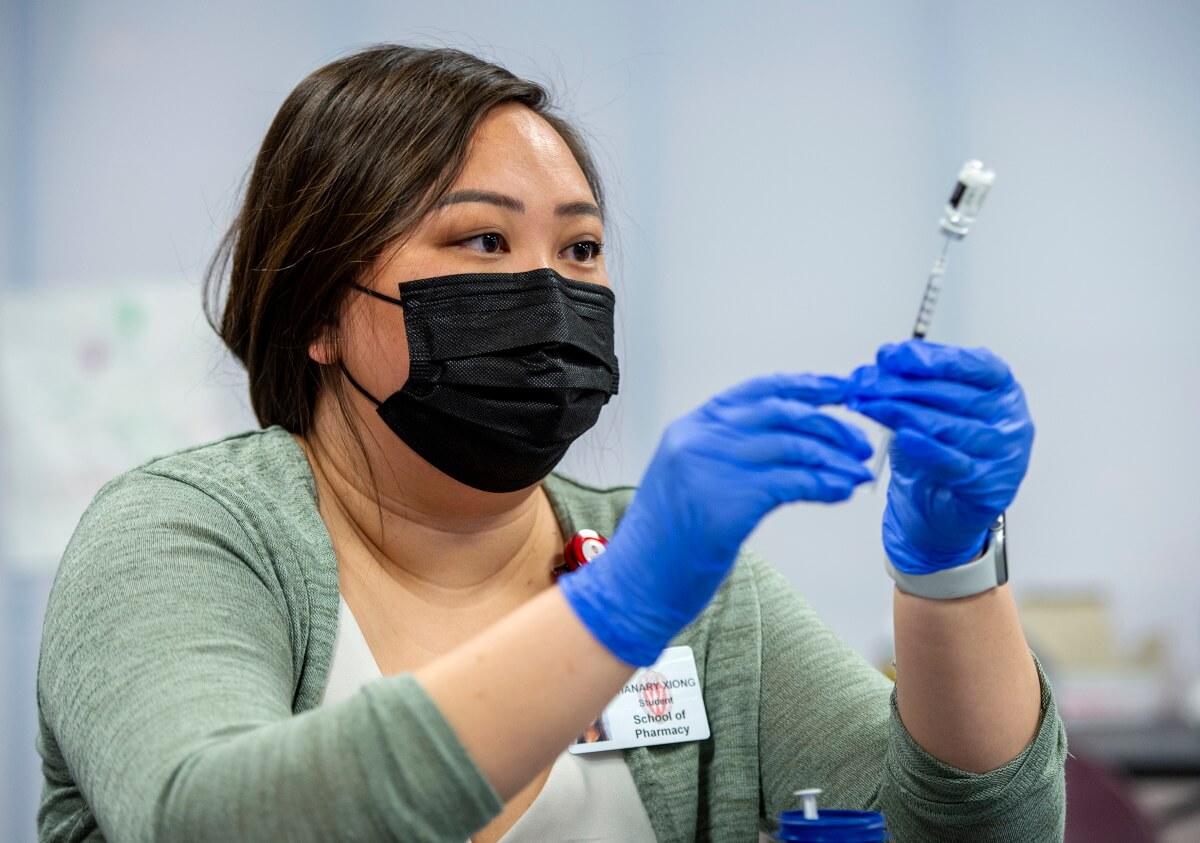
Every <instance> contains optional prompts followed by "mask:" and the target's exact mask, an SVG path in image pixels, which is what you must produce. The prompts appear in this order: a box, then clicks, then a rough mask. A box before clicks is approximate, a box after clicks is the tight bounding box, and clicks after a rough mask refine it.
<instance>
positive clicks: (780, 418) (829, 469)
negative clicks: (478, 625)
mask: <svg viewBox="0 0 1200 843" xmlns="http://www.w3.org/2000/svg"><path fill="white" fill-rule="evenodd" d="M846 395H847V382H846V381H845V380H843V379H842V378H836V377H826V376H817V375H795V374H778V375H769V376H766V377H760V378H755V379H754V380H750V381H747V382H745V383H742V384H740V385H739V386H736V387H734V388H732V389H730V390H728V391H726V392H724V393H721V394H720V395H718V396H716V397H715V398H713V399H711V400H710V401H708V402H707V403H706V404H704V405H703V406H701V407H699V408H697V409H696V410H693V411H692V412H691V413H688V414H687V415H686V416H683V417H682V418H680V419H677V420H676V421H675V422H673V423H672V424H671V425H670V426H669V427H668V428H667V430H666V432H665V433H664V434H663V438H662V441H661V442H660V443H659V446H658V450H657V451H656V452H655V455H654V458H653V459H652V460H651V462H650V467H649V468H648V469H647V470H646V474H645V476H644V477H643V478H642V483H641V485H640V487H639V488H638V490H637V493H636V494H635V495H634V497H633V500H632V501H631V502H630V504H629V508H628V510H627V511H626V512H625V516H624V518H623V519H622V520H621V523H620V525H619V526H618V528H617V531H616V534H615V535H614V536H613V537H612V539H611V540H610V541H609V543H608V548H607V550H606V551H605V553H604V554H603V555H601V556H600V557H598V558H597V559H595V560H593V562H592V563H591V564H590V565H588V566H586V567H584V568H581V569H579V570H578V571H576V572H575V573H573V574H570V575H568V576H564V577H562V578H560V579H559V587H560V588H561V589H562V591H563V594H564V595H565V597H566V599H567V602H568V603H569V604H570V606H571V608H572V609H573V610H574V611H575V613H576V614H577V615H578V616H579V618H580V620H581V621H582V622H583V624H584V625H585V626H586V627H587V628H588V630H589V631H590V632H591V633H592V634H593V635H594V636H595V637H596V638H597V639H598V640H599V641H600V642H601V643H602V644H604V646H605V647H607V648H608V649H609V650H610V651H611V652H612V653H613V654H614V655H616V656H617V657H618V658H619V659H621V660H622V661H624V662H626V663H628V664H631V665H649V664H652V663H653V662H654V661H655V660H656V659H657V658H658V656H659V654H660V653H661V652H662V650H663V649H664V648H665V647H666V646H667V645H668V644H669V643H670V641H671V639H672V638H674V637H675V635H676V634H677V633H678V632H679V631H680V630H681V629H683V627H684V626H686V625H687V624H688V623H689V622H691V620H692V619H693V618H695V617H696V616H697V615H698V614H699V613H700V612H701V610H703V609H704V607H705V606H706V605H707V604H708V602H709V600H711V599H712V596H713V595H714V594H715V593H716V590H717V588H718V587H719V586H720V585H721V582H722V581H723V580H724V578H725V575H726V574H727V573H728V572H729V569H730V568H731V567H732V565H733V561H734V559H736V558H737V554H738V549H739V548H740V547H741V545H742V542H743V541H745V539H746V537H747V536H748V535H749V534H750V532H751V531H752V530H753V529H754V527H755V526H757V524H758V522H759V521H760V520H762V518H763V517H764V516H765V515H766V514H767V513H768V512H770V511H771V510H773V509H774V508H775V507H777V506H779V505H780V504H784V503H789V502H792V501H799V500H808V501H823V502H835V501H842V500H845V499H847V498H849V497H850V495H851V494H853V492H854V488H855V487H856V486H857V485H858V484H859V483H863V482H865V481H868V480H871V479H872V477H871V473H870V472H869V471H868V470H867V469H866V467H865V466H864V465H863V460H865V459H867V458H868V457H870V455H871V446H870V445H869V444H868V442H867V438H866V436H865V435H864V434H863V433H862V431H861V430H859V429H858V428H856V427H853V426H851V425H848V424H845V423H843V422H841V421H838V420H837V419H835V418H833V417H831V416H828V415H826V414H824V413H822V412H820V411H819V410H818V409H817V408H818V407H820V406H821V405H828V404H840V403H842V402H843V401H844V400H845V398H846Z"/></svg>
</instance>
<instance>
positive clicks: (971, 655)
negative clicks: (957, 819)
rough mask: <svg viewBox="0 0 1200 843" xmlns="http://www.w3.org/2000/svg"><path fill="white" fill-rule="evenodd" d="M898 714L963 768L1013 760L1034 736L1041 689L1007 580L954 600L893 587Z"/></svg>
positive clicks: (935, 752)
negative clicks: (928, 597) (979, 592)
mask: <svg viewBox="0 0 1200 843" xmlns="http://www.w3.org/2000/svg"><path fill="white" fill-rule="evenodd" d="M894 614H895V633H896V696H897V702H898V706H899V709H900V717H901V719H902V720H903V722H904V726H905V728H906V729H908V731H909V733H910V734H911V735H912V737H913V739H914V740H916V742H917V743H918V744H919V745H920V746H921V747H922V748H923V749H925V751H926V752H928V753H929V754H930V755H932V756H934V757H935V758H937V759H939V760H941V761H943V762H944V763H946V764H949V765H951V766H953V767H957V768H959V769H962V770H966V771H968V772H975V773H982V772H986V771H989V770H993V769H995V768H997V767H1000V766H1002V765H1003V764H1005V763H1006V762H1008V761H1011V760H1012V759H1013V758H1015V757H1016V756H1017V755H1019V754H1020V753H1021V751H1022V750H1023V749H1024V748H1025V747H1026V745H1027V744H1028V743H1029V741H1030V740H1031V739H1032V737H1033V735H1034V733H1035V731H1036V729H1037V725H1038V719H1039V715H1040V690H1039V684H1038V677H1037V670H1036V668H1035V667H1034V664H1033V657H1032V656H1031V654H1030V652H1029V647H1028V645H1027V644H1026V642H1025V636H1024V633H1023V632H1022V631H1021V625H1020V621H1019V619H1018V616H1017V609H1016V604H1015V603H1014V601H1013V597H1012V593H1011V591H1010V590H1009V588H1008V586H1000V587H998V588H994V589H991V590H990V591H986V592H983V593H982V594H977V595H974V596H971V597H964V598H961V599H958V600H930V599H927V598H923V597H916V596H914V595H911V594H907V593H905V592H902V591H900V590H899V589H896V591H895V598H894Z"/></svg>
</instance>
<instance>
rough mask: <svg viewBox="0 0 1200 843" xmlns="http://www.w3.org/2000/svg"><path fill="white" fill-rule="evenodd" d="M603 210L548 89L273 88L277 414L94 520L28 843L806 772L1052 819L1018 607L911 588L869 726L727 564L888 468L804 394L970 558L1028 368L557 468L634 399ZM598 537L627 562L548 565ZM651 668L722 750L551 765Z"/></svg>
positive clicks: (996, 824) (256, 280)
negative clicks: (775, 521)
mask: <svg viewBox="0 0 1200 843" xmlns="http://www.w3.org/2000/svg"><path fill="white" fill-rule="evenodd" d="M602 198H603V197H602V193H601V189H600V184H599V180H598V178H597V176H596V172H595V168H594V167H593V165H592V163H591V161H590V159H589V158H588V155H587V153H586V150H585V149H584V147H583V145H582V143H581V142H580V140H579V138H578V136H577V135H576V133H575V132H574V131H573V130H572V129H571V127H570V126H569V125H568V124H566V123H565V122H564V121H563V120H562V119H561V118H559V117H557V116H556V115H555V114H554V112H553V111H552V110H551V108H550V106H549V105H548V103H547V102H546V99H545V94H544V92H543V91H542V90H541V89H540V88H539V87H537V86H536V85H533V84H532V83H529V82H525V81H523V80H520V79H517V78H515V77H513V76H512V75H511V74H509V73H507V72H506V71H504V70H502V69H501V68H498V67H496V66H494V65H491V64H489V63H486V62H483V61H481V60H479V59H476V58H474V57H472V56H469V55H465V54H462V53H458V52H455V51H449V50H420V49H411V48H405V47H394V46H383V47H378V48H373V49H369V50H366V51H363V52H361V53H358V54H356V55H353V56H350V57H348V58H346V59H343V60H340V61H337V62H334V63H333V64H331V65H329V66H327V67H325V68H322V69H321V70H318V71H317V72H316V73H314V74H312V75H311V76H310V77H309V78H307V79H306V80H304V81H303V82H302V83H301V84H300V85H299V86H298V87H297V89H296V90H295V91H294V92H293V93H292V94H291V95H290V96H289V97H288V99H287V101H286V102H285V103H284V105H283V107H282V108H281V110H280V112H279V114H278V116H277V117H276V119H275V121H274V123H273V124H272V126H271V128H270V130H269V132H268V134H267V137H266V139H265V141H264V144H263V148H262V150H261V152H260V154H259V157H258V159H257V162H256V164H255V167H254V171H253V174H252V176H251V179H250V182H249V185H248V188H247V195H246V199H245V203H244V206H243V208H242V210H241V213H240V215H239V217H238V219H237V221H236V222H235V224H234V226H233V228H232V230H231V231H230V234H229V236H228V238H227V239H226V244H225V247H224V249H223V251H222V253H221V255H220V257H219V259H218V261H216V262H215V264H214V272H213V277H214V278H218V279H219V278H220V276H221V275H222V274H223V273H224V271H225V269H226V268H228V274H229V288H228V297H227V299H226V301H225V305H224V310H223V314H222V316H221V317H220V326H219V330H220V333H221V336H222V338H223V339H224V340H225V342H226V343H227V345H228V346H229V347H230V349H231V350H232V351H233V353H234V354H235V355H236V356H237V357H238V358H239V359H240V360H241V361H242V362H243V363H244V364H245V365H246V368H247V370H248V372H249V379H250V392H251V399H252V401H253V405H254V408H255V411H256V413H257V415H258V417H259V419H260V421H261V422H262V424H263V426H264V428H265V429H264V430H261V431H255V432H252V433H247V434H244V435H241V436H236V437H232V438H230V439H227V440H224V441H222V442H218V443H215V444H212V445H206V446H202V447H199V448H195V449H192V450H189V451H184V452H181V453H178V454H174V455H171V456H168V457H165V458H162V459H159V460H155V461H152V462H150V463H147V464H146V465H144V466H142V467H140V468H138V469H135V470H134V471H132V472H130V473H128V474H126V475H124V476H122V477H120V478H118V479H116V480H115V481H113V482H112V483H110V484H109V485H108V486H106V487H105V488H104V489H103V490H102V491H101V492H100V493H99V494H98V495H97V497H96V500H95V501H94V502H93V504H92V506H91V507H90V508H89V509H88V511H87V513H86V514H85V515H84V517H83V519H82V521H81V523H80V525H79V528H78V530H77V531H76V534H75V536H74V538H73V539H72V541H71V544H70V546H69V547H68V549H67V552H66V554H65V557H64V559H63V562H62V566H61V568H60V571H59V574H58V578H57V580H56V584H55V588H54V591H53V594H52V596H51V600H50V606H49V609H48V612H47V617H46V626H45V632H44V636H43V644H42V660H41V669H40V674H39V685H38V690H39V711H40V718H41V724H40V726H41V728H40V735H39V750H40V752H41V753H42V756H43V759H44V762H45V763H44V769H45V777H46V784H45V792H44V798H43V805H42V809H41V812H40V814H39V835H40V838H41V839H42V840H81V839H90V840H99V839H108V840H221V841H227V840H289V841H290V840H322V841H327V840H338V839H347V840H349V839H354V840H377V839H389V840H392V839H394V840H451V841H462V840H465V839H467V838H468V837H470V838H471V839H473V840H475V841H494V840H499V839H501V838H504V839H505V840H506V841H521V840H545V839H573V838H575V837H579V838H583V837H588V835H590V837H588V839H612V840H652V839H658V840H660V841H670V840H678V841H685V840H693V839H712V840H729V841H742V840H752V839H754V838H755V835H756V833H757V831H758V830H759V829H760V828H769V827H770V825H771V822H772V819H773V817H774V816H776V815H777V814H778V812H779V811H780V810H781V809H782V808H784V807H790V801H791V796H790V794H791V791H792V789H793V788H795V787H798V786H808V785H814V784H815V785H819V786H821V787H823V788H824V789H825V792H826V796H825V800H826V803H827V804H830V805H836V806H838V807H866V806H872V807H875V808H878V809H881V810H883V811H884V812H885V814H886V815H887V817H888V820H889V823H890V825H891V828H892V833H893V839H895V840H958V839H966V838H970V839H974V840H1018V839H1019V840H1033V839H1054V838H1056V837H1058V836H1060V835H1061V827H1062V812H1063V792H1062V789H1063V780H1062V762H1063V756H1064V754H1065V744H1064V738H1063V733H1062V729H1061V723H1060V721H1059V719H1058V716H1057V714H1056V713H1055V710H1054V707H1053V703H1052V700H1051V697H1050V693H1049V690H1048V687H1047V686H1046V684H1045V680H1044V678H1042V677H1041V674H1040V671H1039V669H1038V667H1037V665H1036V662H1035V661H1034V660H1033V658H1032V657H1031V655H1030V653H1029V650H1028V648H1027V647H1026V644H1025V641H1024V639H1023V637H1022V635H1021V631H1020V627H1019V625H1018V622H1017V617H1016V611H1015V608H1014V606H1013V601H1012V598H1011V595H1010V594H1009V593H1008V589H1007V587H1005V586H1003V585H999V586H995V587H990V588H986V589H984V590H981V591H979V593H977V594H972V595H971V596H968V597H964V598H961V599H937V598H935V597H928V596H927V597H922V596H917V595H916V594H913V593H907V592H906V591H900V590H898V591H897V592H896V597H895V600H896V610H895V615H896V642H897V666H898V683H897V688H896V696H895V698H894V701H893V702H892V703H891V704H889V694H890V693H891V686H890V685H889V683H887V682H886V680H884V679H883V677H881V676H879V675H878V674H877V672H875V671H874V670H872V669H871V668H870V667H869V666H867V665H866V664H865V663H864V662H863V661H862V660H861V659H860V658H859V657H858V656H856V655H855V654H854V653H853V652H851V651H850V650H849V649H848V648H847V647H845V646H844V645H843V644H841V643H840V642H838V641H837V640H836V638H835V637H834V636H833V635H832V634H831V633H830V632H829V631H828V630H827V629H826V628H825V627H823V626H822V625H821V624H820V622H819V621H818V620H816V618H815V617H814V616H813V614H812V612H811V611H810V610H809V608H808V607H807V606H806V605H805V604H804V603H803V602H802V601H801V600H800V598H799V597H797V596H796V595H795V594H794V592H793V591H792V590H791V589H790V588H789V587H788V586H787V585H786V584H785V583H784V582H783V581H782V579H781V578H780V577H779V576H778V575H777V574H776V573H774V572H773V571H772V570H771V569H770V568H769V567H768V566H767V565H765V564H764V563H763V562H762V561H761V560H759V559H758V558H756V557H754V556H753V555H752V554H749V553H742V554H741V555H740V556H739V548H740V545H741V543H742V541H743V540H744V538H745V537H746V535H747V534H748V533H749V532H750V531H751V530H752V529H753V527H754V526H755V525H756V524H757V523H758V521H759V520H760V519H761V518H762V517H763V516H764V515H766V513H768V512H769V511H770V510H772V509H773V508H775V507H776V506H777V505H779V504H780V503H784V502H788V501H795V500H809V501H825V502H832V501H838V500H843V499H845V498H847V497H849V496H850V495H851V494H852V492H853V490H854V488H855V487H856V486H857V485H858V484H859V483H861V482H863V481H865V480H867V479H869V476H870V475H869V473H868V472H867V471H866V469H865V468H864V467H863V462H862V461H863V460H864V459H865V458H867V457H868V456H869V454H870V448H869V447H868V445H867V443H866V440H865V437H864V436H863V434H862V433H861V432H860V431H858V430H857V429H856V428H854V427H853V426H851V425H848V424H844V423H842V422H839V421H837V420H835V419H833V418H832V417H830V416H827V415H824V414H822V413H821V412H819V410H818V409H817V408H818V407H819V406H821V405H824V404H838V403H842V404H846V405H848V406H850V407H851V408H852V409H856V410H858V411H860V412H862V413H864V414H866V415H869V416H871V417H873V418H876V419H878V420H880V421H882V422H883V423H885V424H888V425H889V426H891V427H893V428H895V429H896V430H897V432H898V435H897V437H896V445H895V449H894V456H895V469H894V477H893V479H892V481H891V485H890V486H889V491H888V510H887V515H886V516H885V525H884V541H885V548H886V550H887V552H888V556H889V558H890V560H891V561H892V563H893V565H894V566H895V569H898V571H899V572H900V573H899V574H898V576H900V577H902V578H903V577H904V576H908V577H909V579H908V580H907V582H908V583H909V584H910V585H909V591H915V592H923V591H930V590H931V589H926V588H924V586H921V585H912V584H913V583H918V582H927V583H937V582H940V581H941V580H942V578H943V577H944V575H945V573H947V572H949V573H951V574H952V575H953V574H954V573H955V571H962V570H967V567H966V566H967V565H970V564H972V560H974V559H976V558H977V557H980V555H981V553H982V552H983V551H985V550H987V549H988V547H987V546H986V545H987V536H988V526H989V525H990V524H991V523H992V521H993V520H994V519H995V518H996V517H997V516H998V515H999V514H1000V513H1001V512H1002V511H1003V510H1004V508H1005V507H1006V506H1007V505H1008V503H1009V502H1010V501H1011V500H1012V498H1013V496H1014V495H1015V493H1016V489H1017V485H1018V484H1019V482H1020V480H1021V477H1022V476H1023V474H1024V470H1025V465H1026V463H1027V460H1028V454H1029V447H1030V445H1031V442H1032V435H1033V428H1032V424H1031V423H1030V421H1029V417H1028V413H1027V412H1026V410H1025V405H1024V400H1023V398H1022V395H1021V391H1020V387H1019V386H1018V385H1017V384H1016V382H1015V381H1014V380H1013V379H1012V376H1011V375H1010V374H1009V373H1008V370H1007V368H1006V367H1005V366H1004V364H1003V363H1002V362H1000V361H999V360H997V359H996V358H994V357H993V356H991V355H990V354H987V353H986V352H982V351H964V350H961V349H953V348H946V347H939V346H932V345H927V344H922V343H909V344H903V345H900V346H894V347H886V348H884V349H882V350H881V351H880V354H879V357H878V360H877V362H876V363H875V364H873V365H870V366H864V367H862V368H861V369H859V370H857V371H856V372H855V373H853V374H852V376H850V377H848V378H837V377H817V376H812V375H777V376H772V377H766V378H761V379H758V380H754V381H751V382H749V383H746V384H743V385H741V386H739V387H736V388H734V389H732V390H729V391H727V392H725V393H723V394H721V395H719V396H717V397H716V398H714V399H713V400H712V401H710V402H708V403H707V404H705V405H704V406H703V407H701V408H699V409H698V410H696V411H695V412H693V413H691V414H689V415H687V416H685V417H683V418H682V419H680V420H679V421H677V422H675V423H674V424H672V425H671V426H670V427H669V428H668V430H667V432H666V434H665V435H664V437H663V440H662V443H661V445H660V447H659V449H658V451H657V453H656V455H655V457H654V459H653V460H652V463H651V465H650V467H649V469H648V470H647V472H646V475H645V477H644V478H643V481H642V483H641V485H640V488H639V489H638V491H637V492H636V494H634V495H633V496H632V500H630V493H629V490H620V489H618V490H609V491H600V490H595V489H590V488H588V487H585V486H581V485H579V484H576V483H573V482H572V481H569V480H566V479H564V478H561V477H557V476H554V475H550V473H549V472H550V471H551V469H552V468H553V467H554V465H555V464H556V463H557V461H558V460H559V458H560V457H561V456H562V454H563V452H564V451H565V450H566V448H567V446H568V445H569V444H570V443H571V442H572V441H573V440H574V439H575V438H577V437H578V436H579V435H580V434H582V433H583V432H584V431H585V430H586V429H587V428H588V427H590V426H591V424H593V423H594V421H595V419H596V416H597V414H598V413H599V411H600V408H601V406H602V405H603V403H604V402H606V401H607V400H608V397H609V396H610V395H611V394H613V393H615V392H616V389H617V363H616V358H615V356H614V354H613V347H612V308H613V296H612V293H611V291H610V290H609V289H608V279H607V275H606V271H605V266H604V253H603V245H602V244H603V234H604V232H603V219H604V217H603V203H602ZM618 521H619V522H620V524H619V527H618ZM584 528H587V529H593V530H596V531H598V532H599V533H600V534H601V535H605V536H609V537H610V540H609V544H608V547H607V550H606V551H605V552H604V554H603V555H601V556H600V557H599V558H598V559H595V560H594V561H592V562H591V564H588V565H586V566H584V567H582V568H581V569H580V570H578V571H576V572H574V573H571V574H569V575H566V576H563V577H561V578H560V579H559V580H558V581H557V583H556V582H555V579H554V571H555V569H556V568H558V567H559V565H560V561H561V549H562V547H563V544H564V541H565V540H566V539H568V538H569V537H571V536H572V535H574V534H575V533H576V531H578V530H580V529H584ZM923 577H925V578H928V579H926V580H921V578H923ZM992 585H995V584H994V583H993V584H992ZM932 591H936V589H932ZM668 645H672V646H682V647H690V648H691V650H690V654H689V655H688V658H690V659H693V660H694V662H695V671H696V676H697V677H699V679H698V683H699V687H700V693H701V694H702V697H703V705H704V708H705V713H704V719H705V722H706V724H707V726H708V727H709V728H710V729H711V737H710V738H707V739H705V740H686V739H685V740H683V741H681V742H675V743H665V744H657V745H638V746H635V747H633V748H630V749H628V750H626V752H624V753H601V754H599V755H591V756H586V757H577V756H573V755H569V754H563V751H564V749H565V748H566V747H567V746H568V745H570V744H572V742H573V741H574V740H575V739H576V738H577V737H578V736H579V735H580V733H581V732H583V731H584V729H585V728H586V727H587V726H588V724H589V723H592V722H593V721H595V720H596V719H597V717H598V716H600V714H601V712H602V710H604V708H605V706H606V704H607V703H608V702H609V701H610V700H612V699H613V698H614V696H615V695H618V693H619V692H621V691H622V690H623V689H625V688H626V683H627V681H628V680H629V678H630V676H631V674H632V673H633V671H634V667H635V666H645V665H649V664H651V663H654V662H655V660H656V659H658V657H659V656H660V654H662V653H663V651H664V650H665V648H667V646H668ZM672 652H676V653H678V652H685V653H686V652H687V651H678V650H673V651H672ZM654 702H655V705H659V706H662V705H665V704H666V701H664V700H662V699H657V700H655V701H654ZM688 716H689V717H697V718H698V717H699V716H700V715H699V714H697V713H696V712H695V711H693V713H692V714H691V715H688ZM643 743H647V744H648V743H650V742H648V741H644V742H643ZM1018 807H1019V808H1020V813H1018V811H1017V810H1016V809H1017V808H1018Z"/></svg>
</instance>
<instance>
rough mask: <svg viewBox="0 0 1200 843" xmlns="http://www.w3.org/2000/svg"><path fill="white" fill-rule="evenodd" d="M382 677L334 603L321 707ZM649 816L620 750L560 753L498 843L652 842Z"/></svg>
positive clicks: (345, 612)
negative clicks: (334, 635) (335, 623)
mask: <svg viewBox="0 0 1200 843" xmlns="http://www.w3.org/2000/svg"><path fill="white" fill-rule="evenodd" d="M380 676H382V674H381V673H380V672H379V665H377V664H376V663H375V657H374V656H373V655H371V648H370V647H368V646H367V639H366V638H364V637H363V634H362V630H361V629H359V626H358V622H357V621H356V620H355V619H354V613H353V612H351V611H350V607H349V606H347V605H346V601H345V600H342V599H341V598H340V597H339V599H338V629H337V638H336V640H335V641H334V645H333V657H332V660H331V662H330V665H329V682H328V684H326V686H325V696H324V697H323V698H322V702H323V703H332V702H337V701H339V700H344V699H346V698H348V697H351V696H353V695H354V694H356V693H358V690H359V689H360V688H361V687H362V686H363V685H365V684H366V683H368V682H370V681H371V680H373V679H378V678H380ZM654 840H655V837H654V830H653V829H652V828H651V827H650V818H649V817H648V816H647V815H646V808H645V806H643V805H642V799H641V797H640V796H639V795H638V792H637V787H636V786H635V785H634V783H633V776H632V775H631V774H630V772H629V767H628V765H626V763H625V756H624V755H623V754H622V753H621V752H620V751H615V752H596V753H591V754H588V755H572V754H571V753H569V752H563V754H562V755H560V756H558V759H557V760H556V761H555V762H554V766H553V767H552V768H551V769H550V777H549V778H547V779H546V784H545V785H544V786H543V787H542V791H541V793H539V794H538V795H537V798H536V799H534V800H533V804H531V805H530V806H529V809H528V810H526V811H525V813H524V814H523V815H522V816H521V818H520V819H519V820H517V822H516V823H515V824H514V825H513V827H512V828H510V829H509V830H508V832H507V833H506V834H505V835H504V837H503V838H501V841H502V843H546V841H562V842H563V843H584V841H587V843H607V841H612V843H654Z"/></svg>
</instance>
